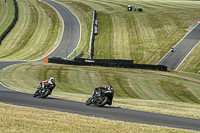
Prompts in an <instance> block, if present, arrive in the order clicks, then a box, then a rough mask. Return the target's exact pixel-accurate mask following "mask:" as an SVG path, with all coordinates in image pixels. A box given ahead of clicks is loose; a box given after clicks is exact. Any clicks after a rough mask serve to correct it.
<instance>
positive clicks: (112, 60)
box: [74, 58, 133, 64]
mask: <svg viewBox="0 0 200 133" xmlns="http://www.w3.org/2000/svg"><path fill="white" fill-rule="evenodd" d="M74 61H76V62H96V63H115V64H133V60H121V59H85V58H76V59H75V60H74Z"/></svg>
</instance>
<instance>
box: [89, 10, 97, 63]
mask: <svg viewBox="0 0 200 133" xmlns="http://www.w3.org/2000/svg"><path fill="white" fill-rule="evenodd" d="M97 34H98V21H97V20H96V11H94V12H93V19H92V30H91V35H90V50H89V58H90V59H93V56H94V40H95V35H97Z"/></svg>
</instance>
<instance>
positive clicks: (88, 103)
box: [86, 97, 92, 105]
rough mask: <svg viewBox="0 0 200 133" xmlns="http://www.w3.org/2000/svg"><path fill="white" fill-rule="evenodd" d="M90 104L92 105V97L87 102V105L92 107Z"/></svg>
mask: <svg viewBox="0 0 200 133" xmlns="http://www.w3.org/2000/svg"><path fill="white" fill-rule="evenodd" d="M90 104H92V98H91V97H90V98H88V100H87V101H86V105H90Z"/></svg>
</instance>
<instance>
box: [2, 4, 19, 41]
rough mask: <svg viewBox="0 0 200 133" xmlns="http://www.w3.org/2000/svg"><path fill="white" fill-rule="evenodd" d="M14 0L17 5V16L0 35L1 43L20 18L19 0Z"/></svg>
mask: <svg viewBox="0 0 200 133" xmlns="http://www.w3.org/2000/svg"><path fill="white" fill-rule="evenodd" d="M13 1H14V6H15V18H14V19H13V21H12V23H11V24H10V26H9V27H8V28H7V29H6V30H5V31H4V32H3V34H2V35H1V36H0V45H1V42H2V41H3V39H4V38H5V37H6V36H7V35H8V33H9V32H10V31H11V30H12V28H13V27H14V26H15V24H16V22H17V20H18V12H19V11H18V5H17V1H16V0H13Z"/></svg>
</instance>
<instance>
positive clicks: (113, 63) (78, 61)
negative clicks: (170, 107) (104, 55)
mask: <svg viewBox="0 0 200 133" xmlns="http://www.w3.org/2000/svg"><path fill="white" fill-rule="evenodd" d="M125 61H126V60H115V61H114V60H110V61H109V60H104V59H101V60H99V61H95V60H90V59H85V62H84V61H83V60H81V59H75V61H71V60H64V59H61V58H48V62H49V63H57V64H67V65H79V66H102V67H118V68H137V69H149V70H159V71H167V66H163V65H149V64H133V63H130V60H127V62H126V63H124V62H125ZM116 62H117V63H116Z"/></svg>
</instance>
